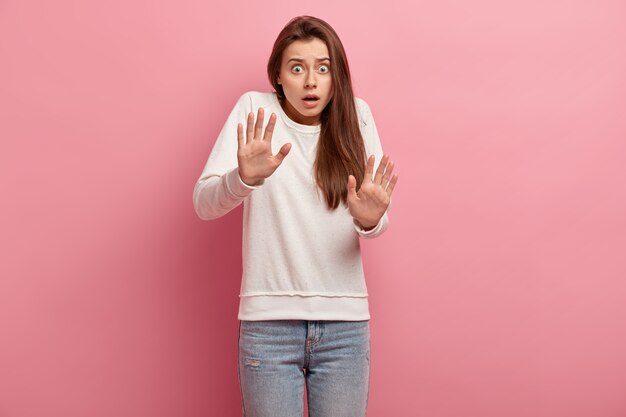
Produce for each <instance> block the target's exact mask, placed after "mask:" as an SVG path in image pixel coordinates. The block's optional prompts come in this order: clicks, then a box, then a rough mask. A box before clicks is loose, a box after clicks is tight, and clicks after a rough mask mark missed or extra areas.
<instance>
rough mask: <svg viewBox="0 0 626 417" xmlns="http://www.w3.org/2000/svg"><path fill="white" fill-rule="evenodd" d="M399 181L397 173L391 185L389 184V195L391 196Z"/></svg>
mask: <svg viewBox="0 0 626 417" xmlns="http://www.w3.org/2000/svg"><path fill="white" fill-rule="evenodd" d="M397 182H398V174H395V175H394V176H393V177H391V181H389V185H387V189H386V190H385V191H387V195H388V196H389V197H391V193H393V189H394V188H395V187H396V183H397Z"/></svg>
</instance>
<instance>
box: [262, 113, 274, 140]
mask: <svg viewBox="0 0 626 417" xmlns="http://www.w3.org/2000/svg"><path fill="white" fill-rule="evenodd" d="M275 124H276V114H275V113H272V114H271V116H270V121H269V122H268V123H267V127H266V128H265V134H264V135H263V140H266V141H268V142H269V143H270V145H271V144H272V134H274V125H275Z"/></svg>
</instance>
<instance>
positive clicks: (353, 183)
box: [348, 175, 357, 198]
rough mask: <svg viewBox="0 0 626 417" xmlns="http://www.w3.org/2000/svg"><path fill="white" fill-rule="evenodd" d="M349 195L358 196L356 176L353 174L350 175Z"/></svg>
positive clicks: (351, 196)
mask: <svg viewBox="0 0 626 417" xmlns="http://www.w3.org/2000/svg"><path fill="white" fill-rule="evenodd" d="M348 197H350V198H357V195H356V178H354V176H353V175H348Z"/></svg>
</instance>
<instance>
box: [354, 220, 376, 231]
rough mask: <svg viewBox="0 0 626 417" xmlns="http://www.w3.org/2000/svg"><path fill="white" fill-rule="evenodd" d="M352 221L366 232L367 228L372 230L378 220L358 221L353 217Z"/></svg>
mask: <svg viewBox="0 0 626 417" xmlns="http://www.w3.org/2000/svg"><path fill="white" fill-rule="evenodd" d="M354 222H355V223H356V225H357V226H359V227H360V228H361V229H363V230H364V231H366V232H367V231H369V230H372V229H373V228H375V227H376V225H377V224H378V222H376V223H372V222H368V221H360V220H357V219H354Z"/></svg>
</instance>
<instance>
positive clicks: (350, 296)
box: [193, 91, 389, 321]
mask: <svg viewBox="0 0 626 417" xmlns="http://www.w3.org/2000/svg"><path fill="white" fill-rule="evenodd" d="M355 103H356V105H357V106H356V108H357V113H358V117H359V121H360V128H361V132H362V135H363V139H364V141H365V148H366V151H367V155H368V156H369V155H371V154H372V153H373V154H374V155H375V158H376V159H375V167H374V169H376V168H378V164H379V163H380V160H381V159H382V156H383V150H382V147H381V144H380V139H379V137H378V132H377V130H376V125H375V124H374V119H373V117H372V113H371V111H370V108H369V106H368V105H367V103H366V102H365V101H364V100H362V99H360V98H355ZM259 107H263V109H264V110H265V118H264V119H265V120H264V123H263V125H264V126H263V132H265V126H267V123H268V122H269V118H270V115H271V114H272V112H274V113H276V115H277V120H276V125H275V127H274V134H273V136H272V154H273V155H275V154H276V153H277V152H278V150H279V149H280V148H281V146H282V145H283V144H285V143H287V142H290V143H291V150H290V152H289V154H288V155H287V156H286V157H285V159H284V160H283V162H282V164H281V165H280V166H279V167H278V169H276V171H274V173H273V174H272V175H271V176H270V177H268V178H266V179H265V180H263V181H262V182H261V183H260V184H259V185H257V186H249V185H247V184H245V183H244V182H243V181H242V180H241V178H240V176H239V170H238V164H237V123H240V122H241V123H242V124H243V126H244V132H245V126H246V120H247V115H248V113H249V112H254V114H255V121H256V116H257V112H258V108H259ZM319 133H320V126H319V125H318V126H309V125H302V124H299V123H296V122H294V121H293V120H292V119H290V118H289V117H288V116H287V115H286V114H285V112H284V111H283V109H282V107H281V106H280V104H279V102H278V98H277V97H276V93H267V92H256V91H249V92H247V93H244V94H243V95H242V96H241V97H240V98H239V100H238V101H237V103H236V105H235V107H234V109H233V110H232V112H231V114H230V116H229V117H228V119H227V120H226V123H225V124H224V127H223V128H222V130H221V132H220V134H219V136H218V138H217V140H216V142H215V145H214V146H213V149H212V151H211V154H210V155H209V158H208V161H207V163H206V165H205V167H204V170H203V171H202V175H200V178H199V179H198V181H197V183H196V185H195V187H194V191H193V204H194V207H195V210H196V213H197V214H198V216H199V217H200V218H201V219H203V220H211V219H215V218H218V217H221V216H223V215H225V214H226V213H228V212H229V211H230V210H232V209H233V208H235V207H236V206H238V205H239V204H241V202H242V201H243V203H244V207H243V247H242V256H243V276H242V280H241V291H240V294H239V314H238V319H239V320H289V319H292V320H296V319H298V320H349V321H354V320H368V319H369V318H370V314H369V305H368V301H367V287H366V285H365V276H364V274H363V264H362V261H361V250H360V246H359V243H360V242H359V236H361V237H363V238H373V237H375V236H378V235H380V234H381V233H383V232H384V231H385V229H386V228H387V225H388V222H389V217H388V213H387V212H385V214H384V215H383V217H382V218H381V220H380V221H379V223H378V225H376V226H375V227H374V228H373V229H371V230H368V231H365V230H363V229H362V228H360V227H359V226H358V225H357V224H356V222H355V221H354V219H353V218H352V216H351V215H350V212H349V211H348V208H347V206H346V205H344V204H342V203H340V205H339V207H338V208H337V209H336V210H334V211H331V210H330V209H328V207H327V205H326V201H325V199H324V198H323V194H322V192H321V191H319V195H318V193H317V192H316V190H317V186H316V184H315V180H314V176H313V175H314V174H313V162H314V160H315V151H316V145H317V142H318V139H319ZM347 181H348V178H346V182H347ZM388 210H389V208H388Z"/></svg>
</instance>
